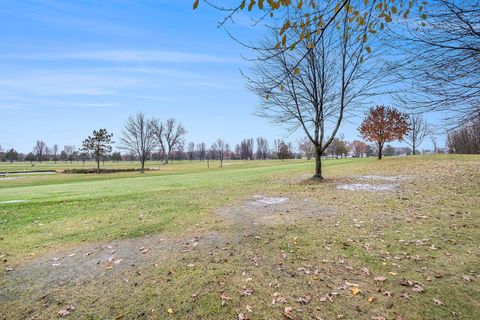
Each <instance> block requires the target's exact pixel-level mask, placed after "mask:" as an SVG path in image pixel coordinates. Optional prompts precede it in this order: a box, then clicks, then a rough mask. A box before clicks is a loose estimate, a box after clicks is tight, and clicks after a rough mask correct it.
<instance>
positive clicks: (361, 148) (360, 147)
mask: <svg viewBox="0 0 480 320" xmlns="http://www.w3.org/2000/svg"><path fill="white" fill-rule="evenodd" d="M350 149H351V150H352V151H353V154H354V155H355V157H357V158H360V157H363V155H364V154H365V153H367V152H368V144H366V143H365V142H363V141H360V140H353V142H352V143H351V144H350Z"/></svg>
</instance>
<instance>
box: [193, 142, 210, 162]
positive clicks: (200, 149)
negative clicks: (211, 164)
mask: <svg viewBox="0 0 480 320" xmlns="http://www.w3.org/2000/svg"><path fill="white" fill-rule="evenodd" d="M195 148H196V150H197V154H198V160H200V161H205V156H206V152H207V147H206V145H205V142H201V143H198V144H197V145H196V147H195Z"/></svg>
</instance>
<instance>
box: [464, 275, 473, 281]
mask: <svg viewBox="0 0 480 320" xmlns="http://www.w3.org/2000/svg"><path fill="white" fill-rule="evenodd" d="M462 279H463V280H465V281H468V282H470V281H472V277H471V276H468V275H465V276H463V277H462Z"/></svg>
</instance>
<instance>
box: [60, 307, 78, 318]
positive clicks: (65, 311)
mask: <svg viewBox="0 0 480 320" xmlns="http://www.w3.org/2000/svg"><path fill="white" fill-rule="evenodd" d="M73 310H75V307H74V306H68V307H66V308H65V309H62V310H60V311H58V315H59V316H60V317H66V316H68V315H69V314H70V313H71V312H72V311H73Z"/></svg>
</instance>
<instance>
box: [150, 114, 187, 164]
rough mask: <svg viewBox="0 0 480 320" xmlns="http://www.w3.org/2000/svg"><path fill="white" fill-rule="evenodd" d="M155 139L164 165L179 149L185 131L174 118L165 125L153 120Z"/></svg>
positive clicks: (182, 142)
mask: <svg viewBox="0 0 480 320" xmlns="http://www.w3.org/2000/svg"><path fill="white" fill-rule="evenodd" d="M153 125H154V134H155V139H156V140H157V142H158V144H159V145H160V151H161V152H162V153H163V156H164V162H165V164H167V163H168V160H169V159H170V157H171V154H172V152H173V151H174V150H175V149H181V148H180V147H181V146H183V144H184V142H185V141H184V138H185V135H186V134H187V130H186V129H185V127H183V125H182V124H181V123H177V120H175V119H174V118H170V119H168V120H167V121H166V122H165V123H161V122H160V121H158V120H154V123H153Z"/></svg>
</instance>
